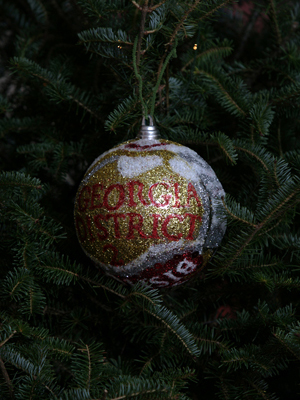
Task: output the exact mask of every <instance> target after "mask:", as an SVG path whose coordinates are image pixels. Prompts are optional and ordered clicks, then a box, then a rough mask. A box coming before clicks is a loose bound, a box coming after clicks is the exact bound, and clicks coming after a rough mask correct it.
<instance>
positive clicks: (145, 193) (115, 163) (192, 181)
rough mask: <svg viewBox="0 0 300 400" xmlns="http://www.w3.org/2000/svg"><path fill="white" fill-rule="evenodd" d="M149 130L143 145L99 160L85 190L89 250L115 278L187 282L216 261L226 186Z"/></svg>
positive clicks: (81, 204)
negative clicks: (213, 253) (221, 203)
mask: <svg viewBox="0 0 300 400" xmlns="http://www.w3.org/2000/svg"><path fill="white" fill-rule="evenodd" d="M150 122H151V125H150V126H147V125H145V120H143V125H142V128H141V131H140V134H139V137H138V138H137V139H136V140H132V141H128V142H125V143H122V144H121V145H119V146H116V147H114V148H112V149H111V150H109V151H107V152H106V153H104V154H102V155H101V156H100V157H98V158H97V159H96V160H95V161H94V162H93V163H92V165H91V166H90V167H89V168H88V170H87V172H86V174H85V176H84V178H83V180H82V182H81V184H80V187H79V189H78V192H77V196H76V201H75V225H76V231H77V236H78V239H79V242H80V244H81V246H82V248H83V250H84V252H85V253H86V254H87V255H88V256H89V257H90V258H91V259H92V260H93V261H94V262H95V263H96V265H97V266H99V267H101V269H103V270H104V271H105V272H106V273H107V274H109V275H111V276H113V277H114V278H116V279H118V280H121V281H124V282H127V283H130V284H134V283H136V282H144V283H150V284H152V285H153V286H155V287H164V286H169V287H170V286H175V285H179V284H181V283H183V282H185V281H186V280H187V279H189V278H190V277H191V276H193V275H194V274H195V273H196V272H197V271H199V270H200V269H202V268H203V267H204V265H205V264H206V263H207V262H208V260H209V258H210V257H211V255H212V252H213V250H214V249H215V248H216V247H217V246H218V245H219V243H220V241H221V239H222V237H223V235H224V232H225V229H226V223H225V221H224V217H222V216H220V215H219V214H218V215H217V214H216V209H217V207H218V204H219V203H220V199H221V197H222V196H224V191H223V188H222V186H221V184H220V182H219V180H218V178H217V177H216V174H215V173H214V171H213V170H212V168H211V167H210V166H209V165H208V164H207V163H206V161H204V160H203V159H202V158H201V157H200V156H199V155H198V154H197V153H196V152H194V151H193V150H191V149H189V148H187V147H185V146H181V145H180V144H178V143H174V142H171V141H168V140H164V139H159V136H158V131H157V129H156V128H155V126H153V122H152V119H151V118H150Z"/></svg>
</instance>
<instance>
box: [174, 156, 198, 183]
mask: <svg viewBox="0 0 300 400" xmlns="http://www.w3.org/2000/svg"><path fill="white" fill-rule="evenodd" d="M169 164H170V166H171V168H172V170H173V171H174V172H176V173H177V174H178V175H181V176H183V177H184V178H186V179H187V180H188V181H194V182H197V181H198V180H199V176H198V175H197V172H196V171H195V169H194V168H192V167H191V165H189V164H188V163H187V162H186V161H184V160H183V159H182V158H179V157H174V158H172V159H171V160H170V161H169Z"/></svg>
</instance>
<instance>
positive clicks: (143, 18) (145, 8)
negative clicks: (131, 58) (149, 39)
mask: <svg viewBox="0 0 300 400" xmlns="http://www.w3.org/2000/svg"><path fill="white" fill-rule="evenodd" d="M148 2H149V0H146V1H145V4H144V5H143V7H142V16H141V24H140V33H139V39H138V44H137V55H136V67H137V70H139V66H140V60H141V47H142V40H143V37H144V33H145V23H146V15H147V12H148Z"/></svg>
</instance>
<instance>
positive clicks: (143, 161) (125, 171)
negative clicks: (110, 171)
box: [118, 156, 163, 178]
mask: <svg viewBox="0 0 300 400" xmlns="http://www.w3.org/2000/svg"><path fill="white" fill-rule="evenodd" d="M160 165H163V160H162V158H161V157H159V156H145V157H127V156H121V157H120V158H119V159H118V171H119V172H120V174H121V175H122V176H123V177H127V178H133V177H135V176H138V175H140V174H143V173H144V172H147V171H151V170H152V169H153V168H156V167H159V166H160Z"/></svg>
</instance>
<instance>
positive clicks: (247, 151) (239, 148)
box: [234, 146, 270, 172]
mask: <svg viewBox="0 0 300 400" xmlns="http://www.w3.org/2000/svg"><path fill="white" fill-rule="evenodd" d="M234 148H235V149H236V150H240V151H244V152H245V153H248V154H250V155H251V156H252V157H254V158H255V159H256V160H257V161H259V162H260V163H261V164H262V166H263V168H264V169H265V170H266V171H268V172H270V170H269V168H268V167H267V165H266V164H265V163H264V162H263V160H262V159H261V158H259V157H258V156H257V155H256V154H255V153H253V152H252V151H250V150H248V149H245V148H243V147H239V146H234Z"/></svg>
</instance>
